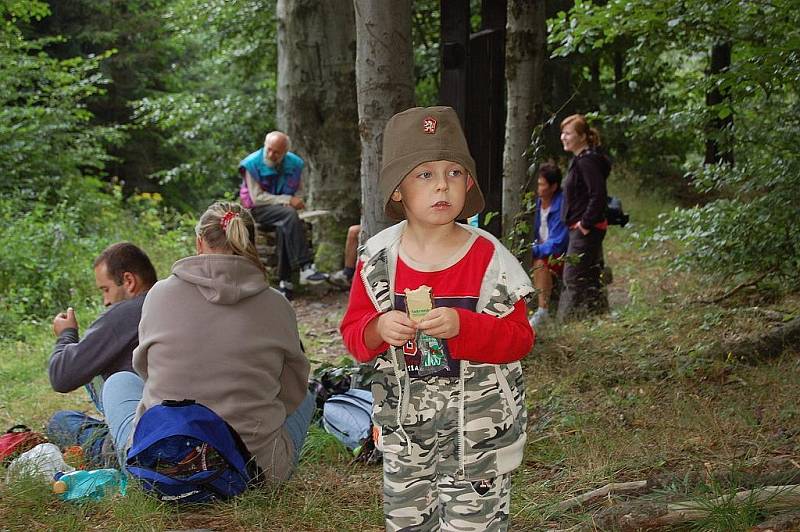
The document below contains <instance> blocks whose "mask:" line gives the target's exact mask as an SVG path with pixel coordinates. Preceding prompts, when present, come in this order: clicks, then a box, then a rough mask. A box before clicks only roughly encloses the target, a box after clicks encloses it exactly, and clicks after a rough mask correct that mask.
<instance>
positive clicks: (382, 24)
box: [353, 0, 414, 238]
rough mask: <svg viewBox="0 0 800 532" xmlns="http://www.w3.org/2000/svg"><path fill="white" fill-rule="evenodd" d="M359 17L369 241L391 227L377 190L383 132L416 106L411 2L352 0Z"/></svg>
mask: <svg viewBox="0 0 800 532" xmlns="http://www.w3.org/2000/svg"><path fill="white" fill-rule="evenodd" d="M353 5H354V6H355V14H356V35H357V47H356V83H357V92H358V130H359V134H360V135H361V205H362V208H363V211H362V213H361V220H362V231H363V233H362V234H363V236H364V237H367V238H368V237H370V236H372V235H374V234H375V233H377V232H379V231H380V230H381V229H384V228H385V227H388V226H389V225H390V224H391V222H390V221H389V220H388V219H387V218H386V217H385V216H384V214H383V205H382V204H381V200H380V193H379V191H378V175H379V174H380V169H381V147H382V145H383V128H384V126H385V125H386V122H387V121H388V120H389V118H391V116H392V115H393V114H395V113H397V112H399V111H402V110H404V109H407V108H409V107H411V106H412V105H413V104H414V55H413V51H412V42H411V1H410V0H393V1H391V2H374V1H373V0H353Z"/></svg>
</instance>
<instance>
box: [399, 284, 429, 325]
mask: <svg viewBox="0 0 800 532" xmlns="http://www.w3.org/2000/svg"><path fill="white" fill-rule="evenodd" d="M405 293H406V314H408V317H409V318H411V319H412V320H413V321H417V322H419V321H422V320H423V318H425V316H426V315H427V314H428V312H430V311H431V310H433V294H432V293H431V287H430V286H427V285H422V286H420V287H419V288H417V289H416V290H409V289H408V288H406V289H405Z"/></svg>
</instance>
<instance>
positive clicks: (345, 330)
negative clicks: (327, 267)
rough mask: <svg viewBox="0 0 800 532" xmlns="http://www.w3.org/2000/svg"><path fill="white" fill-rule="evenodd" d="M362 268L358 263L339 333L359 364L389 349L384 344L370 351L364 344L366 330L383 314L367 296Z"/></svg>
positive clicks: (359, 262)
mask: <svg viewBox="0 0 800 532" xmlns="http://www.w3.org/2000/svg"><path fill="white" fill-rule="evenodd" d="M362 266H363V264H362V263H361V261H358V264H357V265H356V272H355V274H354V275H353V284H352V285H351V286H350V301H349V302H348V303H347V310H346V311H345V313H344V317H343V318H342V323H341V324H340V325H339V332H341V333H342V340H343V341H344V345H345V347H347V350H348V351H350V354H351V355H353V358H355V359H356V360H358V361H359V362H369V361H370V360H372V359H373V358H375V357H376V356H378V355H379V354H380V353H383V352H384V351H386V350H387V349H389V344H387V343H386V342H383V343H382V344H381V345H379V346H378V347H377V348H375V349H369V348H368V347H367V345H366V344H365V343H364V329H366V328H367V325H369V322H371V321H372V320H374V319H375V318H377V317H378V316H379V315H380V314H381V313H380V312H379V311H378V310H376V309H375V305H373V304H372V300H371V299H370V298H369V296H368V295H367V289H366V288H364V283H363V281H362V280H361V268H362Z"/></svg>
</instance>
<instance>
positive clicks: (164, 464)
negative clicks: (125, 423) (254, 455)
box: [126, 400, 250, 503]
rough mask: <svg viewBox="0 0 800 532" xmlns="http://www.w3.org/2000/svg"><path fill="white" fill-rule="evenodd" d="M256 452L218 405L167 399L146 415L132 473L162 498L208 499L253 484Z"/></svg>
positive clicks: (138, 427) (138, 433)
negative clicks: (219, 412)
mask: <svg viewBox="0 0 800 532" xmlns="http://www.w3.org/2000/svg"><path fill="white" fill-rule="evenodd" d="M249 459H250V455H249V453H248V452H247V448H246V447H245V445H244V443H243V442H242V440H241V438H240V437H239V435H238V434H237V433H236V431H235V430H233V428H232V427H231V426H230V425H228V424H227V423H226V422H225V420H223V419H222V418H221V417H219V416H218V415H217V414H216V413H214V411H213V410H211V409H210V408H207V407H205V406H203V405H201V404H199V403H195V402H194V401H192V400H183V401H163V402H162V403H161V404H160V405H156V406H154V407H152V408H150V409H148V410H147V411H145V413H144V414H143V415H142V417H141V419H139V423H138V424H137V425H136V431H135V432H134V434H133V445H132V446H131V448H130V450H129V451H128V459H127V461H126V464H127V470H128V474H129V475H130V476H132V477H133V478H136V479H138V480H139V482H140V483H141V485H142V488H143V489H144V490H145V491H146V492H149V493H151V494H153V495H155V496H156V497H157V498H158V499H160V500H162V501H174V502H181V503H202V502H210V501H214V500H219V499H227V498H229V497H232V496H234V495H238V494H240V493H242V492H243V491H244V490H245V489H247V485H248V482H249V481H250V474H249V473H248V470H247V463H248V461H249Z"/></svg>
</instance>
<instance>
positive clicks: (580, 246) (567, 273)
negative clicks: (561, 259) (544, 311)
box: [558, 228, 608, 320]
mask: <svg viewBox="0 0 800 532" xmlns="http://www.w3.org/2000/svg"><path fill="white" fill-rule="evenodd" d="M605 236H606V232H605V231H601V230H599V229H595V228H592V229H590V230H589V234H588V235H584V234H583V233H581V232H580V230H578V229H570V231H569V246H568V247H567V259H566V262H565V264H564V291H563V292H562V293H561V298H560V299H559V301H558V318H559V319H560V320H569V319H572V318H582V317H584V316H586V315H587V314H594V313H598V312H604V311H605V310H608V301H607V299H606V295H605V292H604V291H603V282H602V273H603V266H604V264H603V239H604V238H605Z"/></svg>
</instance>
